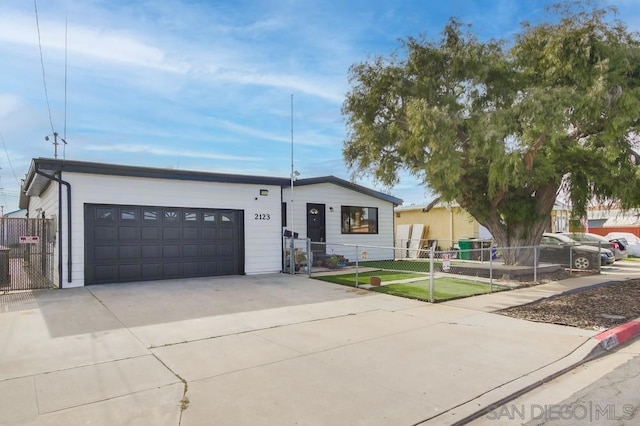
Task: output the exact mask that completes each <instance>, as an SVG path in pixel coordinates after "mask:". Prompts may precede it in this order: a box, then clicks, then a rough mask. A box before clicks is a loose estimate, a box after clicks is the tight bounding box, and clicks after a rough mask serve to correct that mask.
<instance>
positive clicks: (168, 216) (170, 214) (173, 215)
mask: <svg viewBox="0 0 640 426" xmlns="http://www.w3.org/2000/svg"><path fill="white" fill-rule="evenodd" d="M164 218H165V220H178V212H177V211H176V210H165V211H164Z"/></svg>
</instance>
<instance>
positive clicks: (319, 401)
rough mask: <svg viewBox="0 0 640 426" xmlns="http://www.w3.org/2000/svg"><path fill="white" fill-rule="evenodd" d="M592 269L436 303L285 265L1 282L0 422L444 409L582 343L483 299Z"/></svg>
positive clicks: (571, 333) (432, 417)
mask: <svg viewBox="0 0 640 426" xmlns="http://www.w3.org/2000/svg"><path fill="white" fill-rule="evenodd" d="M605 278H606V277H604V276H600V277H595V278H588V279H585V278H582V279H580V281H574V282H573V283H571V282H564V283H563V284H562V285H558V284H550V285H548V286H537V287H536V288H529V289H523V290H522V291H521V292H520V293H518V292H519V290H516V291H511V292H506V293H499V294H492V295H487V296H481V297H477V298H474V299H468V301H466V302H465V301H464V300H459V301H456V302H451V303H448V304H438V305H431V304H428V303H422V302H418V301H412V300H408V299H402V298H397V297H393V296H388V295H383V294H376V293H370V292H368V291H366V290H359V289H352V288H348V287H344V286H339V285H333V284H328V283H324V282H321V281H315V280H310V279H307V278H306V277H301V276H295V277H292V276H289V275H283V274H281V275H266V276H251V277H225V278H207V279H192V280H176V281H160V282H147V283H132V284H118V285H102V286H93V287H86V288H80V289H69V290H56V291H54V290H51V291H38V292H29V293H15V294H8V295H2V296H0V424H65V425H67V424H85V423H86V424H94V425H113V424H140V425H148V424H154V425H178V424H181V425H202V424H216V425H218V424H221V425H225V424H229V425H239V424H251V425H262V424H264V425H271V424H273V425H285V424H299V425H316V424H317V425H325V424H350V425H357V424H361V425H413V424H417V423H421V422H426V423H429V424H439V423H441V424H450V423H453V422H455V421H457V420H459V419H461V418H463V417H464V416H466V415H468V414H470V413H472V412H474V411H475V410H477V409H479V408H481V407H483V406H486V405H488V404H491V403H493V402H495V401H497V400H499V399H500V398H502V397H504V396H506V395H509V394H511V393H513V392H515V391H517V390H519V389H522V388H523V387H525V386H527V385H528V384H531V383H533V382H535V381H537V380H540V379H542V378H544V377H546V376H548V375H550V374H553V373H554V372H556V371H559V370H561V369H563V368H565V367H567V366H569V365H571V364H572V363H574V362H575V361H576V360H578V359H581V358H583V357H584V356H585V355H586V354H587V353H588V352H589V351H591V349H592V348H593V346H592V344H591V337H592V336H593V335H594V334H595V332H591V331H588V330H578V329H574V328H570V327H562V326H557V325H550V324H540V323H532V322H527V321H522V320H518V319H514V318H510V317H505V316H501V315H497V314H492V313H490V312H489V311H491V310H493V309H494V308H495V307H502V306H509V305H513V304H518V303H523V301H528V300H535V299H536V298H540V297H542V296H545V295H548V294H552V293H554V292H559V291H562V290H563V289H564V288H566V287H568V286H574V287H575V286H577V285H587V284H590V283H595V282H598V281H603V280H605ZM465 300H467V299H465Z"/></svg>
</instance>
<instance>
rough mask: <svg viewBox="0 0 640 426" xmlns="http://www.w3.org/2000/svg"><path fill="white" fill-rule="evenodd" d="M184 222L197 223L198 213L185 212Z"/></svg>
mask: <svg viewBox="0 0 640 426" xmlns="http://www.w3.org/2000/svg"><path fill="white" fill-rule="evenodd" d="M184 221H185V222H197V221H198V213H197V212H193V211H185V212H184Z"/></svg>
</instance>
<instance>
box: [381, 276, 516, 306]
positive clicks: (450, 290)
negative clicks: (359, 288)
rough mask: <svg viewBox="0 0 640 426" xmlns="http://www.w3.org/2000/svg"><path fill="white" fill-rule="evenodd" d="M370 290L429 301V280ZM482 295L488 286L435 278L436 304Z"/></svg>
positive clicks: (503, 288) (499, 287) (496, 289)
mask: <svg viewBox="0 0 640 426" xmlns="http://www.w3.org/2000/svg"><path fill="white" fill-rule="evenodd" d="M492 288H493V291H494V292H495V291H502V290H506V289H507V287H503V286H498V285H496V284H494V285H493V287H492ZM371 290H373V291H377V292H379V293H385V294H391V295H394V296H400V297H407V298H409V299H418V300H425V301H429V280H424V281H417V282H415V283H411V284H389V285H386V286H381V287H372V288H371ZM484 293H489V284H485V283H478V282H473V281H467V280H460V279H455V278H437V279H436V280H435V291H434V295H435V300H436V301H437V302H442V301H445V300H451V299H459V298H461V297H469V296H475V295H478V294H484Z"/></svg>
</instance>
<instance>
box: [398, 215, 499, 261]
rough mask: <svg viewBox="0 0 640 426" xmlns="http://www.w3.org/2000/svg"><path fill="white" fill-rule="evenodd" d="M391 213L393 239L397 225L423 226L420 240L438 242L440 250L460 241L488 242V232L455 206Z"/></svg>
mask: <svg viewBox="0 0 640 426" xmlns="http://www.w3.org/2000/svg"><path fill="white" fill-rule="evenodd" d="M394 211H395V228H396V235H397V229H398V225H414V224H423V225H424V228H425V230H424V235H423V236H422V238H423V239H425V240H437V241H438V243H437V244H438V247H440V249H441V250H446V249H449V248H451V247H453V246H454V245H456V246H457V244H458V240H460V239H469V238H482V239H485V238H487V239H488V238H491V234H490V233H489V231H488V230H487V229H486V228H485V227H484V226H482V225H480V224H479V223H478V222H477V221H476V220H475V219H474V218H473V217H472V216H471V215H470V214H469V213H467V211H466V210H465V209H463V208H462V207H460V206H459V205H457V204H456V203H437V204H436V205H435V206H433V207H432V208H431V209H429V206H428V205H426V204H425V205H414V206H400V207H396V208H395V209H394ZM425 246H426V244H425Z"/></svg>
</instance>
